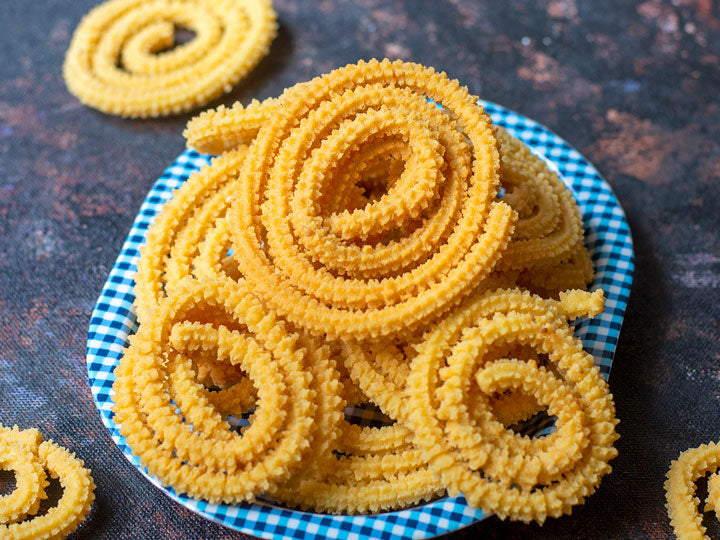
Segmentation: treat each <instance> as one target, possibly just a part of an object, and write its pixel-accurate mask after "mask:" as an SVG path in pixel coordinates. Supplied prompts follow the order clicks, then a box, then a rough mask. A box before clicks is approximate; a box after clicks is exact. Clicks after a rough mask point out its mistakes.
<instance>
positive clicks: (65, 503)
mask: <svg viewBox="0 0 720 540" xmlns="http://www.w3.org/2000/svg"><path fill="white" fill-rule="evenodd" d="M0 469H4V470H10V471H12V472H14V474H15V489H14V490H13V491H12V492H11V493H9V494H7V495H4V496H0V536H2V537H3V538H11V539H14V540H25V539H27V540H30V539H33V540H36V539H39V540H46V539H47V540H54V539H61V538H65V537H66V536H67V535H68V534H70V533H71V532H73V531H74V530H75V529H77V528H78V526H79V525H80V523H82V522H83V521H84V520H85V518H86V516H87V515H88V513H89V512H90V508H91V506H92V503H93V501H94V499H95V495H94V492H95V484H94V483H93V480H92V477H91V476H90V471H89V470H88V469H87V468H85V465H84V463H83V462H82V460H80V459H78V458H77V457H75V455H74V454H72V453H71V452H68V451H67V450H65V449H64V448H62V447H60V446H58V445H56V444H55V443H53V442H52V441H43V440H42V436H41V435H40V433H39V432H38V430H36V429H28V430H25V431H20V430H19V429H18V428H17V427H13V428H5V427H3V426H2V425H0ZM46 470H47V472H49V473H50V475H51V476H52V477H53V478H58V479H59V480H60V485H61V486H62V489H63V493H62V496H61V497H60V499H59V500H58V501H57V504H56V505H55V506H53V507H51V508H50V509H49V510H48V511H47V512H45V513H44V514H42V515H39V516H38V515H36V514H37V513H38V510H39V506H40V503H41V501H42V500H43V499H46V498H47V495H46V493H45V488H46V487H47V486H48V485H49V484H48V482H47V477H46V473H45V471H46Z"/></svg>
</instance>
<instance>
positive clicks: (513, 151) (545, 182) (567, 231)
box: [495, 127, 592, 288]
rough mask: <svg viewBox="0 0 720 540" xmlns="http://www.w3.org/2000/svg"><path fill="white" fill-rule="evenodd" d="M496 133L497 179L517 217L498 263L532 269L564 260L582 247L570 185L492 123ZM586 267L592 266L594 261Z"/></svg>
mask: <svg viewBox="0 0 720 540" xmlns="http://www.w3.org/2000/svg"><path fill="white" fill-rule="evenodd" d="M495 136H496V137H497V140H498V145H499V147H500V161H501V166H500V179H501V182H502V185H503V187H504V188H505V191H506V195H505V197H503V200H504V201H506V202H507V203H508V204H509V205H510V206H511V207H512V208H513V209H514V210H515V211H516V212H517V213H518V216H519V217H518V222H517V225H516V227H515V235H514V236H513V240H512V242H510V245H509V246H508V248H507V249H506V250H505V253H504V254H503V258H502V261H501V262H500V266H501V267H502V268H512V269H516V270H525V269H530V272H529V273H532V272H533V271H535V270H536V269H537V268H540V267H548V269H551V268H552V267H553V266H556V265H557V264H558V263H561V262H563V261H566V260H568V259H569V258H570V257H571V256H572V253H573V251H574V250H575V249H576V246H578V243H579V246H580V249H583V250H584V249H585V248H584V247H583V246H582V236H583V229H582V220H581V218H580V211H579V209H578V206H577V203H576V202H575V199H573V196H572V194H571V193H570V190H568V189H567V188H566V187H565V184H563V183H562V181H561V180H560V179H559V178H558V176H557V174H555V173H554V172H552V171H551V170H550V168H549V167H548V166H547V164H546V163H545V162H544V161H542V160H541V159H540V158H539V157H537V156H536V155H534V154H533V153H532V152H531V151H530V149H529V148H528V147H527V145H526V144H524V143H523V142H521V141H519V140H518V139H516V138H515V137H512V136H511V135H510V134H509V133H508V132H507V131H505V130H504V129H503V128H502V127H495ZM590 268H591V271H592V265H591V267H590ZM590 277H591V278H592V274H591V276H590ZM588 282H589V280H586V281H585V283H582V285H581V287H582V288H584V286H585V284H586V283H588Z"/></svg>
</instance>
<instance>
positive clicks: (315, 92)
mask: <svg viewBox="0 0 720 540" xmlns="http://www.w3.org/2000/svg"><path fill="white" fill-rule="evenodd" d="M476 102H477V98H476V97H475V96H472V95H470V94H469V92H468V91H467V89H466V88H464V87H462V86H460V84H459V83H458V82H457V81H454V80H450V79H448V78H447V76H446V75H445V74H444V73H436V72H435V71H434V70H433V69H430V68H425V67H423V66H420V65H417V64H411V63H404V62H399V61H396V62H390V61H387V60H385V61H382V62H378V61H376V60H373V61H370V62H359V63H358V64H353V65H348V66H346V67H344V68H341V69H338V70H335V71H333V72H331V73H328V74H326V75H323V76H321V77H318V78H316V79H313V80H311V81H309V82H305V83H301V84H297V85H296V86H294V87H292V88H288V89H287V90H285V92H284V93H283V94H282V95H281V96H279V97H278V98H274V99H269V100H266V101H264V102H257V101H254V102H252V103H251V104H249V105H248V106H246V107H243V106H241V105H235V106H233V107H230V108H225V107H220V108H218V109H216V110H213V111H208V112H205V113H202V114H200V115H199V116H198V117H196V118H194V119H193V120H192V121H191V122H190V123H189V124H188V127H187V130H186V132H185V136H186V138H187V141H188V145H189V146H191V147H194V148H195V149H197V150H198V151H200V152H206V153H211V154H215V155H216V157H215V158H214V159H213V160H212V163H211V164H210V165H209V166H207V167H205V168H203V169H202V170H201V171H199V172H198V173H196V174H194V175H193V176H191V177H190V179H189V180H188V181H187V182H186V183H185V184H183V186H182V187H180V188H179V189H178V190H176V191H175V193H174V195H173V198H172V199H171V200H170V201H168V202H167V203H166V205H165V206H164V208H163V210H162V212H161V213H160V214H159V215H158V216H157V219H156V221H155V223H154V224H153V225H152V226H151V227H150V229H149V230H148V232H147V236H146V243H145V246H144V247H143V249H142V254H141V257H140V259H139V261H138V273H137V276H136V289H135V292H136V297H137V299H136V303H135V307H136V313H137V318H138V322H139V330H138V332H137V333H136V334H135V335H134V336H132V337H131V338H130V345H129V347H128V348H127V349H126V351H125V354H124V356H123V358H122V360H121V363H120V365H119V367H118V368H117V370H116V376H117V381H116V383H115V385H114V400H115V407H114V411H115V420H116V421H117V422H118V423H119V424H120V426H121V432H122V434H123V435H124V436H125V437H126V439H127V442H128V444H129V445H130V446H131V447H132V449H133V451H134V452H135V453H136V454H137V455H138V457H139V458H140V460H141V461H142V463H143V464H144V465H145V466H147V468H148V470H149V472H150V473H151V474H154V475H156V476H157V477H159V478H160V480H161V481H162V482H164V483H165V484H167V485H172V486H173V487H174V488H175V489H176V490H177V491H179V492H183V493H187V494H189V495H191V496H193V497H197V498H201V499H205V500H207V501H210V502H214V503H219V502H224V503H236V502H239V501H249V500H253V499H255V498H256V497H263V498H265V499H269V500H273V501H277V502H280V503H283V504H286V505H289V506H293V507H295V506H299V507H302V508H306V509H311V510H316V511H322V512H331V513H363V512H378V511H382V510H389V509H397V508H404V507H408V506H411V505H413V504H416V503H418V502H420V501H423V500H429V499H432V498H435V497H438V496H440V495H442V494H444V493H449V494H452V495H454V494H459V493H462V494H463V495H465V497H466V498H467V500H468V501H469V502H470V504H472V505H474V506H476V507H479V508H482V509H483V510H484V511H486V512H493V513H496V514H498V515H499V516H500V517H502V518H505V517H509V518H511V519H519V520H523V521H530V520H536V521H538V522H540V523H542V522H543V521H544V520H545V518H546V517H547V516H551V517H555V516H559V515H561V514H563V513H569V512H570V511H571V508H572V506H574V505H576V504H579V503H581V502H583V500H584V498H585V497H587V496H588V495H590V494H591V493H592V492H594V490H595V489H596V488H597V486H598V485H599V483H600V480H601V478H602V476H603V475H605V474H607V473H608V472H609V471H610V466H609V465H608V462H609V461H610V460H611V459H612V458H613V457H614V456H615V455H616V451H615V449H614V448H613V443H614V441H615V439H616V438H617V434H616V432H615V425H616V423H617V421H616V419H615V413H614V406H613V402H612V397H611V395H610V394H609V391H608V386H607V384H606V383H605V381H604V379H603V378H602V376H601V375H600V373H599V371H598V369H597V367H595V366H594V364H593V359H592V357H591V356H590V355H589V354H588V353H586V352H584V351H583V349H582V343H581V342H580V341H579V340H578V339H577V338H576V337H574V336H573V331H572V327H571V326H570V325H569V323H568V321H569V320H571V319H575V318H578V317H591V316H595V315H596V314H597V313H599V312H600V311H601V310H602V307H603V295H602V291H600V290H598V291H596V292H594V293H590V292H586V291H585V290H583V289H585V288H586V286H587V284H588V283H589V282H590V281H591V280H592V263H591V261H590V258H589V255H588V253H587V251H586V250H585V248H584V246H583V231H582V223H581V219H580V214H579V211H578V208H577V205H576V203H575V201H574V200H573V198H572V195H571V194H570V192H569V191H568V190H567V189H566V188H565V187H564V185H563V184H562V182H561V181H560V180H559V178H558V177H557V175H556V174H554V173H553V172H552V171H551V170H550V169H549V168H548V167H547V165H546V164H545V163H544V162H543V161H542V160H540V159H539V158H537V157H535V156H534V155H533V154H532V153H531V152H530V150H529V149H528V148H527V147H526V146H525V145H524V144H523V143H521V142H520V141H518V140H517V139H515V138H513V137H512V136H510V135H509V134H508V133H507V132H506V131H504V130H503V129H502V128H500V127H496V126H493V125H492V123H491V121H490V119H489V117H488V116H487V114H486V113H485V112H484V111H483V109H482V107H480V106H478V105H477V103H476ZM501 194H502V196H501ZM369 406H373V407H376V408H377V409H379V410H380V411H381V412H382V413H384V414H385V415H386V417H387V418H388V422H387V423H386V424H387V425H380V426H367V425H359V424H358V423H355V422H352V421H349V420H348V419H347V418H346V414H345V412H346V408H347V407H366V408H367V407H369ZM538 414H545V415H549V416H551V417H555V419H556V420H555V431H554V432H553V433H552V434H550V435H548V436H545V437H540V438H532V437H528V436H524V435H521V434H520V433H519V432H517V431H515V429H514V428H515V427H517V426H516V424H517V423H518V422H520V421H522V420H526V419H528V418H531V417H533V416H535V415H538ZM238 420H244V421H238Z"/></svg>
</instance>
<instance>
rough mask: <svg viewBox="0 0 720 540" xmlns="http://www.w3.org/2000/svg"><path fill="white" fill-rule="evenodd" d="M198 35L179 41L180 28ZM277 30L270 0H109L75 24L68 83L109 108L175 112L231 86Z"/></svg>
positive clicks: (138, 113) (132, 113) (136, 113)
mask: <svg viewBox="0 0 720 540" xmlns="http://www.w3.org/2000/svg"><path fill="white" fill-rule="evenodd" d="M179 27H180V28H186V29H188V30H191V31H192V32H193V33H194V34H195V36H194V38H193V39H191V40H190V41H188V42H187V43H182V44H179V45H177V46H176V47H174V48H172V49H171V50H167V49H169V48H171V47H173V46H174V45H175V32H176V30H177V28H179ZM276 33H277V22H276V14H275V11H274V10H273V7H272V3H271V2H270V0H243V1H236V0H173V1H167V0H110V1H107V2H105V3H103V4H101V5H99V6H97V7H96V8H94V9H93V10H92V11H90V12H89V13H88V14H87V15H86V16H85V17H84V18H83V20H82V21H81V22H80V25H79V26H78V27H77V29H76V30H75V33H74V35H73V38H72V41H71V43H70V48H69V49H68V51H67V54H66V57H65V64H64V66H63V74H64V77H65V82H66V84H67V85H68V88H69V89H70V92H72V93H73V94H74V95H75V96H77V97H78V99H80V101H82V102H83V103H84V104H86V105H88V106H90V107H93V108H95V109H99V110H101V111H103V112H106V113H109V114H117V115H121V116H129V117H150V116H163V115H168V114H176V113H179V112H183V111H187V110H190V109H193V108H195V107H197V106H198V105H202V104H204V103H207V102H208V101H211V100H212V99H214V98H216V97H218V96H220V95H221V94H222V93H223V92H229V91H230V89H231V88H232V87H233V86H234V85H235V84H236V83H237V82H238V81H239V80H240V79H241V78H242V77H244V76H245V75H246V74H247V73H248V72H249V71H250V70H251V69H252V68H253V67H255V65H256V64H257V63H258V62H259V61H260V60H261V59H262V58H263V57H264V56H265V55H266V54H267V52H268V50H269V48H270V43H271V42H272V40H273V38H274V37H275V34H276Z"/></svg>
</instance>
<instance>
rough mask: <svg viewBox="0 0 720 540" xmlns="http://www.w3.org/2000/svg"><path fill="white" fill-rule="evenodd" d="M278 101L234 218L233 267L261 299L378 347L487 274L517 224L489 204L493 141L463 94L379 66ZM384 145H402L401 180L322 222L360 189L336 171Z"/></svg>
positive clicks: (254, 152) (400, 68)
mask: <svg viewBox="0 0 720 540" xmlns="http://www.w3.org/2000/svg"><path fill="white" fill-rule="evenodd" d="M426 97H430V98H432V99H433V100H435V101H436V102H441V103H443V106H444V107H445V108H446V109H448V110H449V111H452V112H453V114H454V117H453V116H451V115H449V114H446V113H444V112H443V111H442V110H440V109H438V108H437V107H435V106H434V105H433V104H431V103H428V102H427V100H426ZM279 101H280V103H281V106H279V107H278V108H277V109H276V112H275V114H273V115H272V116H271V118H269V119H268V120H267V121H266V122H265V123H264V124H263V127H262V129H261V130H260V132H259V133H258V135H257V137H256V138H255V139H254V141H253V143H252V145H251V147H250V150H249V152H248V158H247V159H246V161H245V163H244V165H243V168H242V170H241V171H240V174H239V176H238V183H237V184H238V186H237V191H236V193H235V199H234V203H233V207H232V209H231V211H230V212H229V214H228V216H229V221H230V228H231V231H232V234H233V248H234V249H235V253H234V257H235V259H236V261H237V265H238V267H239V269H240V271H241V273H242V274H243V276H244V277H245V279H246V280H247V281H248V282H249V284H250V286H251V288H252V290H253V292H254V293H255V294H257V295H258V296H259V297H260V298H261V299H262V300H263V302H265V303H267V304H268V305H269V306H271V307H272V308H273V309H276V310H277V311H278V312H279V314H280V315H281V316H283V317H284V318H286V319H287V320H289V321H290V322H292V323H293V324H296V325H297V326H298V327H301V328H305V329H306V330H308V331H310V332H311V333H315V334H326V335H327V336H328V337H329V338H334V337H359V338H366V337H375V336H381V335H389V334H392V333H394V332H397V331H399V330H403V329H406V328H408V327H412V326H417V325H420V324H422V323H424V322H425V321H427V320H430V319H432V318H434V317H437V316H438V315H441V314H442V313H443V312H444V311H446V310H447V309H448V308H449V307H450V306H452V305H453V304H454V303H457V302H458V301H459V300H461V299H462V298H463V297H464V296H466V295H467V294H469V293H470V292H471V290H472V289H473V288H474V287H476V286H477V285H478V284H479V283H480V282H482V280H483V279H484V278H486V277H487V275H488V274H489V273H490V271H491V270H492V268H493V267H494V265H495V264H496V263H497V261H498V260H499V258H500V256H501V254H502V252H503V249H504V248H505V246H506V244H507V242H508V241H509V239H510V235H511V234H512V229H513V224H514V221H515V213H514V212H513V211H512V210H511V209H510V207H509V206H507V205H505V204H504V203H502V202H494V198H495V194H496V192H497V186H498V172H497V171H498V166H499V160H498V154H497V150H496V147H495V139H494V136H493V134H492V131H491V129H490V125H489V119H488V117H487V115H486V114H485V113H484V112H483V110H482V109H481V108H480V107H478V106H477V105H476V104H475V98H474V97H473V96H471V95H470V94H468V92H467V90H466V89H464V88H462V87H460V86H459V84H458V83H457V82H456V81H451V80H449V79H447V77H445V76H444V74H438V73H435V72H434V71H433V70H430V69H427V68H424V67H422V66H419V65H417V64H409V63H403V62H389V61H383V62H377V61H371V62H367V63H365V62H360V63H359V64H357V65H349V66H346V67H345V68H341V69H339V70H336V71H334V72H331V73H329V74H327V75H324V76H322V77H318V78H317V79H314V80H312V81H309V82H307V83H303V84H299V85H297V86H295V87H293V88H291V89H288V90H286V92H285V93H284V94H283V95H282V96H281V97H280V98H279ZM238 112H239V114H240V115H242V114H243V111H238ZM460 127H462V132H461V131H460ZM463 133H464V134H465V135H466V136H467V138H468V139H469V142H465V139H464V138H463ZM387 138H390V139H398V140H402V141H404V144H405V146H406V148H407V156H406V159H405V163H404V170H403V172H402V173H401V174H400V177H399V178H398V179H397V180H395V182H394V183H393V184H392V185H391V186H390V187H389V188H388V191H387V192H386V193H385V194H384V195H383V196H382V197H380V198H379V199H378V200H375V201H370V200H368V203H367V204H366V205H365V206H364V207H363V208H359V209H356V210H353V211H352V212H349V211H347V210H344V211H342V212H338V213H332V214H329V215H324V214H323V213H322V209H323V208H324V206H325V202H326V201H328V200H332V199H333V198H335V197H340V198H341V199H342V197H343V196H344V195H343V192H344V190H345V189H346V188H348V187H351V186H348V184H347V183H343V181H341V180H343V178H345V176H344V175H342V174H341V172H342V171H343V170H345V169H346V168H347V166H352V164H353V156H354V155H355V154H356V153H358V152H363V151H367V148H368V147H372V146H373V145H383V144H384V139H387ZM391 147H392V146H391ZM341 164H346V165H345V166H341ZM348 182H349V181H348ZM331 206H333V205H331Z"/></svg>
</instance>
